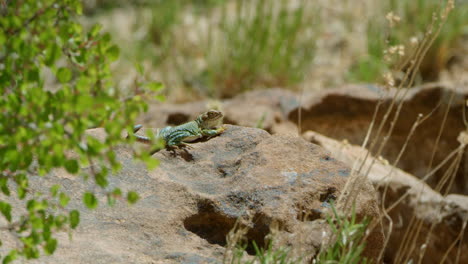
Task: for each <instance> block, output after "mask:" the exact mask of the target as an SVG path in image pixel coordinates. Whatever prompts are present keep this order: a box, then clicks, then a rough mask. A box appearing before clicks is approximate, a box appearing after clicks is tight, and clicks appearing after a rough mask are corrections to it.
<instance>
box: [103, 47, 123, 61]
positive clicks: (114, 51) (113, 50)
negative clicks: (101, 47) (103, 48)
mask: <svg viewBox="0 0 468 264" xmlns="http://www.w3.org/2000/svg"><path fill="white" fill-rule="evenodd" d="M106 55H107V57H108V58H109V60H110V61H115V60H117V59H118V58H119V55H120V50H119V47H117V45H112V46H111V47H110V48H109V49H107V52H106Z"/></svg>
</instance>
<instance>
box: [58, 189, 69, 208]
mask: <svg viewBox="0 0 468 264" xmlns="http://www.w3.org/2000/svg"><path fill="white" fill-rule="evenodd" d="M59 200H60V205H61V206H62V207H65V206H67V204H68V202H69V201H70V197H68V195H66V194H65V193H63V192H61V193H60V195H59Z"/></svg>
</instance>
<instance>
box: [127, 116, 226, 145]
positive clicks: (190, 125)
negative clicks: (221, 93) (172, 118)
mask: <svg viewBox="0 0 468 264" xmlns="http://www.w3.org/2000/svg"><path fill="white" fill-rule="evenodd" d="M222 124H223V113H221V112H220V111H216V110H209V111H207V112H205V113H203V114H201V115H199V116H198V117H197V118H196V119H195V120H193V121H190V122H187V123H185V124H182V125H179V126H175V127H172V126H167V127H165V128H163V129H160V130H158V131H157V133H156V138H157V139H162V140H164V143H165V145H166V146H168V147H172V146H178V145H183V144H184V143H187V142H192V141H195V140H197V139H199V138H202V137H213V136H216V135H218V134H221V133H222V132H224V130H225V128H224V127H223V126H222ZM141 127H142V126H141V125H136V126H135V127H134V132H137V131H138V130H140V128H141ZM135 137H136V139H137V140H138V141H141V142H151V139H150V138H148V137H145V136H139V135H135Z"/></svg>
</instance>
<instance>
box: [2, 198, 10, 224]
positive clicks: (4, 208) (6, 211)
mask: <svg viewBox="0 0 468 264" xmlns="http://www.w3.org/2000/svg"><path fill="white" fill-rule="evenodd" d="M0 212H1V213H2V215H3V216H4V217H5V218H6V220H7V221H8V222H11V205H10V204H9V203H6V202H2V201H0Z"/></svg>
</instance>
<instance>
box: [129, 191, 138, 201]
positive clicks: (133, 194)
mask: <svg viewBox="0 0 468 264" xmlns="http://www.w3.org/2000/svg"><path fill="white" fill-rule="evenodd" d="M138 199H140V196H139V195H138V194H137V193H136V192H134V191H129V192H128V193H127V201H128V202H129V203H130V204H134V203H136V202H137V201H138Z"/></svg>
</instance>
